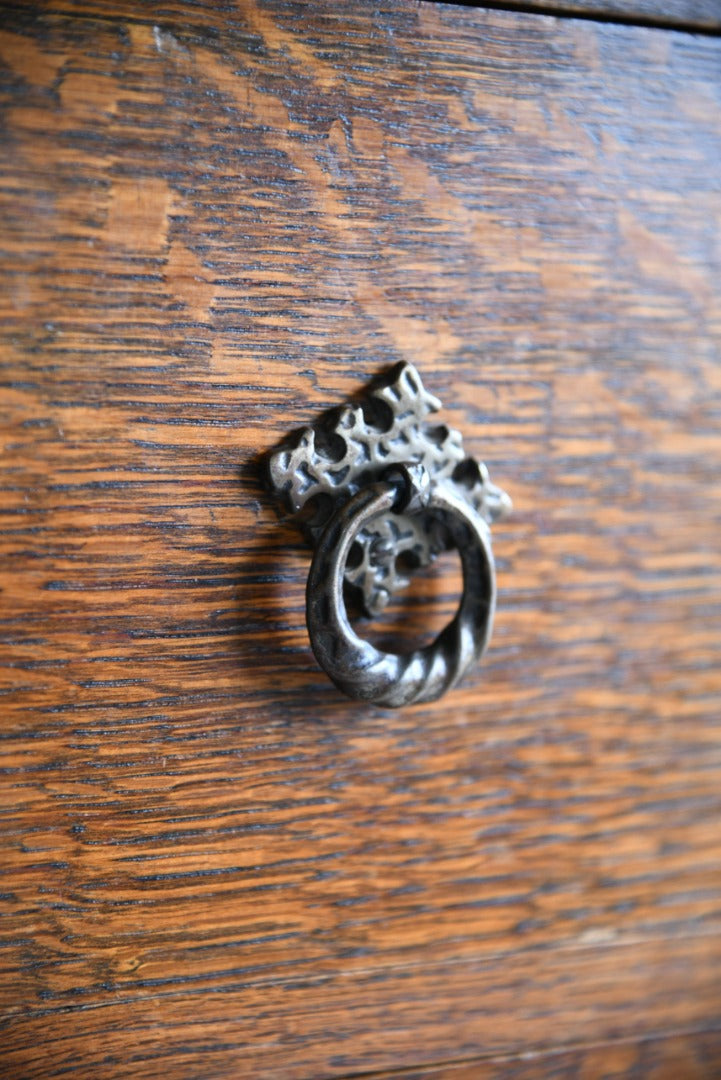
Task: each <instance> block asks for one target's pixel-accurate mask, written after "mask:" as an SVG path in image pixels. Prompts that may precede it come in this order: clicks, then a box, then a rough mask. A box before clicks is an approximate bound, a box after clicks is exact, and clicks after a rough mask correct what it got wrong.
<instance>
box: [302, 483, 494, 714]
mask: <svg viewBox="0 0 721 1080" xmlns="http://www.w3.org/2000/svg"><path fill="white" fill-rule="evenodd" d="M394 510H395V511H404V512H405V513H411V514H412V513H419V512H420V511H422V510H427V511H429V512H431V513H433V514H434V515H436V516H437V517H438V518H439V519H441V520H442V521H443V523H444V525H445V526H446V528H447V529H448V532H449V534H450V537H451V538H452V540H453V541H454V543H455V545H456V547H457V548H458V550H459V552H460V555H461V560H462V564H463V597H462V599H461V603H460V606H459V608H458V611H457V612H456V615H455V618H454V619H453V620H452V622H450V623H449V624H448V626H447V627H446V628H445V629H444V630H443V631H442V632H441V633H440V634H439V635H438V637H437V638H436V640H435V641H434V642H433V643H432V644H431V645H428V646H426V648H423V649H416V650H415V651H413V652H411V653H407V654H397V653H388V652H381V651H380V650H379V649H376V648H375V647H374V646H373V645H371V644H370V642H368V641H364V640H363V639H362V638H360V637H359V636H358V635H357V634H356V632H355V630H353V628H352V626H351V625H350V623H349V621H348V616H347V613H346V607H345V601H344V598H343V577H344V572H345V566H346V562H347V559H348V554H349V552H350V550H351V546H352V544H353V543H354V541H355V538H356V536H357V535H358V533H359V532H360V530H361V529H362V528H363V527H364V526H366V525H369V524H371V523H372V522H373V521H374V520H376V519H377V518H378V517H380V516H381V515H382V514H385V513H388V512H390V511H394ZM306 598H307V599H306V618H307V622H308V631H309V634H310V641H311V645H312V646H313V652H314V653H315V655H316V659H317V660H318V663H319V664H320V665H321V667H322V668H323V669H324V670H325V671H326V673H327V674H328V675H329V676H330V677H331V679H332V680H333V682H334V683H335V684H336V686H337V687H339V689H341V690H343V691H344V693H346V694H347V695H348V696H349V697H352V698H360V699H362V700H365V701H371V702H373V703H375V704H376V705H388V706H392V707H397V706H399V705H409V704H411V703H413V702H421V701H433V700H435V699H436V698H439V697H440V696H441V695H442V694H444V693H445V692H446V690H448V689H449V688H450V687H451V686H453V685H454V683H456V682H457V681H458V679H460V678H461V676H462V675H463V673H464V672H465V671H466V670H467V669H468V667H469V666H470V665H471V664H472V663H473V662H474V661H475V660H477V659H479V657H480V656H481V655H482V653H483V652H484V650H485V648H486V645H487V644H488V640H489V638H490V635H491V628H492V626H493V615H494V612H495V607H496V576H495V567H494V562H493V554H492V552H491V544H490V530H489V528H488V525H487V524H486V523H485V522H484V521H483V519H482V518H480V517H479V516H478V514H476V512H475V511H474V510H473V509H472V507H471V506H470V505H469V504H468V503H464V502H463V501H462V500H460V499H458V498H455V497H454V496H453V495H452V493H450V492H448V491H446V490H444V488H443V487H442V486H441V485H439V486H437V487H432V486H431V484H430V478H429V476H428V472H427V471H426V469H425V468H424V467H423V466H415V467H414V466H410V467H409V466H406V465H401V466H396V467H395V468H394V469H393V470H389V473H388V474H386V478H385V479H384V480H383V481H381V482H379V483H375V484H371V485H370V486H369V487H367V488H364V489H363V490H361V491H359V492H358V494H357V495H355V496H354V497H353V498H352V499H351V500H350V502H349V503H346V505H345V506H343V507H341V509H340V510H339V511H338V512H337V513H336V514H335V516H334V517H333V518H332V519H331V521H330V522H329V523H328V525H327V526H326V528H325V531H324V532H323V535H322V537H321V540H320V543H319V545H318V548H317V550H316V553H315V556H314V558H313V563H312V566H311V569H310V574H309V576H308V587H307V592H306Z"/></svg>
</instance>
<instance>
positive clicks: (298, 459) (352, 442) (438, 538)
mask: <svg viewBox="0 0 721 1080" xmlns="http://www.w3.org/2000/svg"><path fill="white" fill-rule="evenodd" d="M440 408H441V403H440V401H439V400H438V399H437V398H435V397H433V395H432V394H429V393H428V391H427V390H426V389H425V387H424V386H423V383H422V382H421V377H420V375H419V374H418V372H417V370H416V368H415V367H414V366H413V365H412V364H409V363H405V362H404V363H400V364H397V365H396V366H395V367H394V368H392V370H391V371H390V372H389V373H388V374H387V375H386V376H385V377H384V378H383V379H381V380H380V381H379V382H377V383H376V384H375V385H374V386H373V387H372V388H371V389H370V391H369V393H368V394H367V396H366V398H365V399H364V400H362V401H361V402H360V403H359V404H357V405H356V404H354V405H345V406H342V407H340V408H337V409H334V410H332V411H331V412H328V413H325V414H324V415H323V416H321V417H320V418H319V420H318V421H317V422H316V423H315V424H314V425H312V426H311V427H307V428H304V429H303V430H302V431H299V432H295V433H294V434H293V435H291V436H290V437H289V438H288V439H286V440H285V441H284V442H283V443H282V444H281V446H280V447H279V449H277V450H276V451H274V452H273V453H272V454H271V456H270V458H269V460H268V478H269V484H270V487H271V490H272V491H273V492H274V493H275V494H276V495H277V496H278V497H279V498H280V499H281V501H282V503H283V505H284V506H285V507H286V509H287V510H289V511H290V512H291V513H293V514H297V515H298V524H299V525H300V527H301V529H302V531H303V533H304V535H305V537H306V539H307V540H308V541H309V542H310V543H311V544H312V545H314V546H315V544H316V543H317V541H318V539H319V537H320V535H321V533H322V531H323V529H324V528H325V525H326V524H327V522H328V521H329V519H330V517H331V515H332V514H333V513H334V512H335V510H336V509H337V508H338V507H340V506H342V505H343V504H344V503H345V502H347V501H348V500H349V499H350V498H352V496H353V495H355V494H356V492H357V491H358V490H359V489H360V488H361V487H362V486H363V485H365V484H368V483H372V482H373V481H375V480H378V479H380V477H381V476H382V474H383V472H384V471H385V470H386V469H387V468H388V466H390V465H396V464H400V463H402V462H407V463H415V462H418V463H420V464H422V465H424V466H425V467H426V469H427V470H428V472H429V474H430V478H431V483H432V484H446V485H450V487H451V488H452V489H453V490H454V492H455V493H456V495H459V494H460V495H461V496H462V497H463V498H465V499H466V501H467V502H469V503H470V504H471V506H473V508H474V509H475V511H476V512H477V513H478V514H479V515H480V516H481V517H482V518H483V519H484V520H485V521H486V522H487V523H488V524H489V525H490V524H491V522H493V521H494V520H496V519H497V518H499V517H501V516H503V515H504V514H505V513H506V512H507V511H508V509H509V508H510V505H511V501H510V499H509V498H508V496H507V495H506V493H505V492H504V491H502V490H501V489H500V488H498V487H496V486H495V484H492V483H491V481H490V479H489V476H488V470H487V468H486V466H485V465H483V464H482V463H479V462H477V461H475V459H474V458H471V457H467V456H466V454H465V453H464V450H463V440H462V437H461V435H460V432H458V431H454V430H453V429H452V428H449V427H447V426H446V425H445V424H433V423H429V422H428V417H430V416H432V414H434V413H437V412H438V411H439V410H440ZM448 547H449V540H448V534H447V531H446V529H445V527H444V526H443V524H442V522H441V521H440V520H439V519H438V518H437V517H435V516H434V515H433V514H431V513H428V514H419V515H415V516H413V517H410V516H407V515H405V514H403V513H388V514H386V515H385V516H384V517H381V518H379V519H377V520H376V521H374V522H373V523H372V525H371V526H370V527H368V528H364V529H363V530H362V531H361V532H360V533H359V534H358V536H357V537H356V541H355V543H354V544H353V547H352V549H351V552H350V556H349V558H348V564H347V566H346V572H345V580H346V583H347V585H348V586H350V587H351V588H352V589H353V590H355V591H356V595H357V597H358V599H359V601H360V603H361V605H362V607H363V609H364V610H365V612H366V614H368V615H375V614H378V613H379V612H380V611H382V610H383V608H384V607H385V606H386V604H387V603H388V600H389V599H390V597H391V596H392V595H393V593H394V592H397V591H398V590H399V589H403V588H405V587H406V586H407V585H408V583H409V577H408V574H409V573H410V572H411V571H412V570H413V569H414V568H417V567H422V566H428V565H429V563H431V562H432V561H433V559H434V558H435V557H436V556H437V555H438V554H439V553H440V552H442V551H445V550H446V549H447V548H448Z"/></svg>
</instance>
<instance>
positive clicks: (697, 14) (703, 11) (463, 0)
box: [444, 0, 721, 37]
mask: <svg viewBox="0 0 721 1080" xmlns="http://www.w3.org/2000/svg"><path fill="white" fill-rule="evenodd" d="M444 3H447V4H449V5H450V6H455V5H457V6H458V7H472V8H473V7H475V8H486V9H488V10H490V11H509V12H517V13H519V14H525V15H547V16H550V17H552V18H556V19H580V20H585V21H589V22H597V23H615V24H616V25H617V26H645V27H649V28H651V29H655V30H678V31H682V32H686V33H691V34H707V35H710V36H711V37H717V36H718V35H719V34H721V3H717V2H716V0H701V3H694V2H693V0H690V2H689V3H685V2H683V0H682V2H681V3H677V4H671V5H669V4H668V3H666V2H665V0H637V2H634V0H577V2H574V0H570V2H568V3H565V4H564V3H557V2H556V0H526V2H518V3H516V2H514V0H483V2H482V3H481V2H479V0H444Z"/></svg>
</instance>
